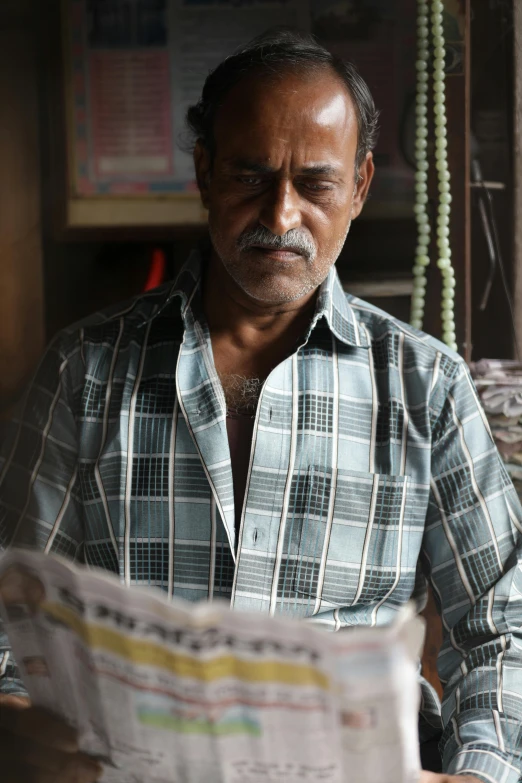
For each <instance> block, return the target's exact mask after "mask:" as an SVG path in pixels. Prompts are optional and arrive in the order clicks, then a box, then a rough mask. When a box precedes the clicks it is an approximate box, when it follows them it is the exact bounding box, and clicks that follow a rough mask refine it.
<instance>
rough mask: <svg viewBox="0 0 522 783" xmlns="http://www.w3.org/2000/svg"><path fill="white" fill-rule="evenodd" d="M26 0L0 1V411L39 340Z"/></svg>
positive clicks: (30, 30) (33, 58) (33, 108)
mask: <svg viewBox="0 0 522 783" xmlns="http://www.w3.org/2000/svg"><path fill="white" fill-rule="evenodd" d="M31 5H32V3H31V2H30V0H2V3H1V4H0V107H1V121H0V172H1V175H0V411H1V410H4V411H5V410H6V408H8V407H9V406H10V404H11V402H12V401H13V399H14V398H16V396H17V395H18V394H19V392H20V390H21V389H22V388H23V386H24V383H25V381H26V379H27V377H28V376H29V375H30V374H31V372H32V371H33V368H34V365H35V363H36V361H37V359H38V357H39V355H40V353H41V351H42V348H43V344H44V302H43V284H42V241H41V217H40V154H39V132H38V128H39V103H38V53H37V46H36V43H35V20H34V18H33V16H32V14H31Z"/></svg>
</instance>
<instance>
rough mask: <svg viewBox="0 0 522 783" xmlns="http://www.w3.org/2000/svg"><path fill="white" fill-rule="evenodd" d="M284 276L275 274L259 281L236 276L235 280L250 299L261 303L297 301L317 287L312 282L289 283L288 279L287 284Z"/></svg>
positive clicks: (274, 303) (273, 303)
mask: <svg viewBox="0 0 522 783" xmlns="http://www.w3.org/2000/svg"><path fill="white" fill-rule="evenodd" d="M282 278H283V276H282V275H273V277H272V278H271V279H270V280H263V281H262V282H258V283H253V282H252V281H250V280H248V281H247V280H238V279H237V278H235V282H236V283H237V285H238V286H239V287H240V288H241V289H242V290H243V291H244V293H245V294H247V296H248V297H250V299H254V300H255V301H256V302H259V303H263V304H272V305H278V304H288V303H289V302H296V301H297V300H298V299H301V298H302V297H303V296H306V295H307V294H309V293H310V291H313V289H314V288H316V287H317V286H315V285H313V284H311V283H301V284H295V283H294V284H292V285H289V284H288V281H286V285H285V281H284V279H282Z"/></svg>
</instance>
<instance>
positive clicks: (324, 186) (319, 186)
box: [304, 182, 332, 192]
mask: <svg viewBox="0 0 522 783" xmlns="http://www.w3.org/2000/svg"><path fill="white" fill-rule="evenodd" d="M304 186H305V187H306V188H307V189H308V190H312V191H314V192H321V191H323V190H332V186H331V185H330V184H329V183H327V182H305V183H304Z"/></svg>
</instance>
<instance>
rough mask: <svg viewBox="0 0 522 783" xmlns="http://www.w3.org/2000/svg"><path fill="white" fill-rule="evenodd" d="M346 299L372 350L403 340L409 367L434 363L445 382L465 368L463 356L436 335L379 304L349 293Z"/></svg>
mask: <svg viewBox="0 0 522 783" xmlns="http://www.w3.org/2000/svg"><path fill="white" fill-rule="evenodd" d="M346 299H347V301H348V304H349V306H350V307H351V308H352V310H353V311H354V314H355V317H356V319H357V320H358V321H359V323H361V324H362V325H363V327H364V329H365V331H366V333H367V335H368V338H369V341H370V345H371V346H372V347H374V348H375V349H377V350H379V347H380V346H382V345H383V344H389V343H393V342H397V341H398V340H399V339H402V341H403V344H404V347H405V351H407V352H408V363H409V365H410V369H414V367H415V365H416V364H417V365H419V366H421V367H425V366H426V365H427V364H428V365H433V364H434V363H435V362H437V365H438V368H439V371H440V372H442V373H443V374H444V376H446V378H447V380H448V381H451V380H453V379H454V378H455V377H456V376H457V375H458V374H459V373H460V371H461V369H462V368H463V367H465V362H464V359H463V358H462V357H461V356H460V355H459V354H458V353H456V352H455V351H453V350H452V349H451V348H448V346H447V345H445V344H444V343H443V342H441V341H440V340H438V339H437V338H436V337H432V336H431V335H429V334H426V332H421V331H419V330H418V329H414V328H413V327H412V326H411V325H410V324H407V323H405V322H404V321H401V320H400V319H398V318H395V317H394V316H392V315H390V313H387V312H386V311H385V310H382V309H381V308H380V307H377V306H376V305H374V304H371V303H370V302H366V301H364V300H363V299H359V298H358V297H356V296H353V295H352V294H349V293H346ZM401 336H402V337H401ZM381 352H382V351H381Z"/></svg>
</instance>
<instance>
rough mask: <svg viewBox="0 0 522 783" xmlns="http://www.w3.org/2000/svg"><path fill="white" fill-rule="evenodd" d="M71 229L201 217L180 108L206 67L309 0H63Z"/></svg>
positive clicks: (304, 19)
mask: <svg viewBox="0 0 522 783" xmlns="http://www.w3.org/2000/svg"><path fill="white" fill-rule="evenodd" d="M63 20H64V52H65V76H66V78H65V108H66V126H67V149H68V158H67V186H68V194H67V209H66V213H67V216H66V221H67V227H69V228H88V227H96V228H102V229H103V228H108V227H115V226H119V227H150V228H152V227H158V226H175V225H190V224H201V223H204V222H205V221H206V213H205V212H204V210H203V209H202V207H201V205H200V200H199V194H198V191H197V187H196V183H195V181H194V173H193V164H192V157H191V155H190V154H189V152H187V146H189V140H188V139H187V132H186V130H185V113H186V110H187V108H188V107H189V106H190V105H191V104H193V103H195V102H196V101H197V100H198V98H199V96H200V93H201V88H202V86H203V83H204V80H205V78H206V75H207V74H208V72H209V71H210V70H211V69H212V68H214V67H215V66H216V65H217V64H218V63H219V62H220V61H221V60H222V59H223V58H224V57H225V56H227V55H228V54H231V53H232V52H233V51H234V49H235V48H236V47H238V46H239V45H240V44H242V43H244V42H245V41H248V40H249V39H250V38H252V37H254V36H255V35H258V34H259V33H261V32H263V31H264V30H266V29H267V28H268V27H271V26H274V25H286V26H292V27H299V28H301V29H305V30H306V29H307V28H308V27H309V24H310V9H309V2H308V0H63Z"/></svg>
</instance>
